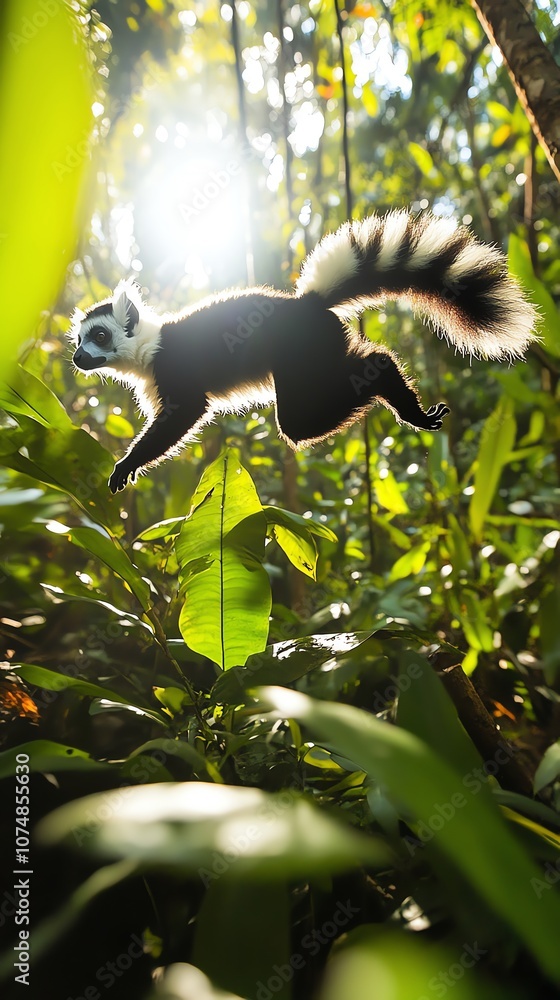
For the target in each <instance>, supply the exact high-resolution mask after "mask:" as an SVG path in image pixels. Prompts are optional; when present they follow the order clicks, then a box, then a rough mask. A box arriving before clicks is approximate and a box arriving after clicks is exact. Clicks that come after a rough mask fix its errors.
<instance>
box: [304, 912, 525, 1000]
mask: <svg viewBox="0 0 560 1000" xmlns="http://www.w3.org/2000/svg"><path fill="white" fill-rule="evenodd" d="M421 937H422V935H421V934H418V933H417V934H415V933H411V931H410V930H409V931H403V930H400V929H397V928H396V927H395V928H393V927H390V926H379V925H375V924H362V925H361V926H359V927H355V928H353V929H352V930H350V931H347V932H346V933H345V934H344V938H343V939H342V940H341V941H338V942H337V944H336V947H335V949H334V950H333V953H332V954H331V957H330V959H329V962H328V963H327V967H326V969H325V977H324V984H323V988H322V990H321V995H320V996H321V1000H342V998H346V997H348V998H350V997H351V998H352V1000H372V997H373V996H375V1000H412V998H414V1000H428V998H430V1000H431V998H433V1000H435V998H436V997H444V996H447V995H448V994H449V997H451V996H452V997H453V1000H475V998H476V1000H521V998H520V995H519V994H518V993H517V991H515V990H514V991H512V988H511V986H510V985H508V986H504V987H503V988H502V987H501V985H500V984H499V983H498V982H496V979H495V978H492V979H490V978H487V977H486V975H485V972H484V968H483V965H482V964H479V963H480V960H481V959H482V960H484V958H485V957H487V949H485V948H483V947H481V946H480V945H479V944H478V942H477V941H466V942H465V943H463V944H462V945H461V946H460V947H457V943H456V941H452V942H450V944H449V945H447V946H446V945H444V944H443V945H442V944H441V942H440V941H431V942H430V944H429V947H427V943H426V942H425V941H422V940H418V938H421ZM373 983H375V992H374V993H373V992H372V984H373ZM451 987H453V989H451Z"/></svg>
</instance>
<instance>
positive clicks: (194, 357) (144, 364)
mask: <svg viewBox="0 0 560 1000" xmlns="http://www.w3.org/2000/svg"><path fill="white" fill-rule="evenodd" d="M395 298H404V299H405V300H408V301H410V302H411V303H412V304H413V306H414V307H415V309H416V310H417V312H419V313H420V314H421V315H423V316H427V317H428V318H429V319H430V320H431V322H432V325H433V326H434V327H435V328H436V330H437V331H438V332H441V333H443V334H444V335H445V336H446V337H447V338H448V339H449V340H450V341H451V343H452V344H454V345H455V347H456V349H458V350H459V351H461V352H462V353H471V354H475V355H478V354H482V355H483V356H486V357H494V358H504V357H505V358H510V359H511V358H513V357H521V356H522V355H523V353H524V351H525V350H526V348H527V346H528V344H530V342H531V341H532V340H534V339H535V336H534V333H533V330H534V324H535V310H534V309H533V307H532V306H531V305H530V303H529V302H527V300H526V299H525V297H524V295H523V292H522V291H521V289H520V288H519V286H518V285H517V284H516V282H515V281H514V280H513V279H511V278H510V277H509V276H508V274H507V267H506V262H505V258H504V257H503V255H502V254H501V253H500V252H499V251H498V250H496V249H495V248H492V247H487V246H484V245H483V244H480V243H478V242H477V241H476V239H475V238H474V237H473V235H472V234H471V233H470V232H469V231H468V230H467V229H465V227H462V226H458V227H455V228H454V227H453V224H452V223H450V222H449V220H447V221H445V220H441V219H438V218H436V217H435V216H433V215H430V214H429V213H426V214H425V215H422V216H420V217H414V216H413V215H410V214H408V213H406V212H396V213H388V214H387V215H385V216H377V215H374V216H371V217H370V218H369V219H366V220H365V221H364V222H363V223H360V222H352V223H346V224H345V225H344V226H342V227H341V228H340V230H338V231H337V233H335V234H333V235H332V236H329V237H326V239H325V240H323V241H321V243H320V244H319V245H318V247H317V248H316V249H315V250H314V251H313V252H312V254H311V255H310V257H309V258H308V259H307V261H306V262H305V264H304V266H303V269H302V274H301V277H300V279H299V281H298V283H297V285H296V291H295V293H288V292H279V291H275V290H274V289H269V288H256V289H250V290H248V291H233V292H229V293H225V294H222V295H218V296H212V297H211V298H209V299H207V300H206V301H204V302H201V303H199V304H198V305H197V306H195V307H194V308H192V309H189V310H186V311H185V312H183V313H181V314H179V315H178V316H176V317H174V318H173V319H171V320H168V321H166V322H163V323H162V324H161V326H160V325H159V323H161V321H159V322H158V321H157V319H156V318H155V317H154V316H153V314H150V313H149V312H148V313H145V312H143V309H145V307H143V305H142V302H141V298H140V297H139V296H138V294H137V291H136V290H135V289H134V287H133V286H132V285H130V284H128V283H125V284H124V286H123V285H121V286H119V288H118V289H117V290H116V291H115V298H114V299H113V300H107V301H106V302H103V303H99V304H97V305H96V306H93V307H92V308H91V309H90V310H88V311H87V313H86V315H85V317H84V316H83V314H80V318H79V320H78V321H77V322H78V323H79V328H78V330H77V331H76V332H75V339H76V341H77V344H78V348H77V350H76V353H75V355H74V361H75V363H76V365H77V366H78V367H79V368H82V369H83V370H88V371H91V370H93V369H94V368H103V369H104V371H105V372H109V373H111V372H113V373H114V374H115V376H116V377H117V378H121V379H122V380H123V381H125V383H126V384H127V385H132V386H135V387H136V388H137V394H138V398H139V401H140V403H141V405H142V406H143V409H144V411H145V412H146V413H147V414H148V415H149V419H148V421H147V423H146V425H145V427H144V429H143V430H142V432H141V433H140V434H139V436H138V437H137V438H136V440H135V441H134V442H133V443H132V445H131V447H130V448H129V450H128V452H127V454H126V455H125V457H124V458H123V459H122V460H121V461H120V462H118V463H117V465H116V467H115V470H114V472H113V474H112V476H111V479H110V481H109V485H110V488H111V490H112V491H113V493H115V492H116V491H117V490H120V489H123V488H124V486H126V484H127V482H128V480H129V479H132V480H134V478H135V476H136V473H137V472H138V470H139V469H143V468H146V467H149V466H152V465H156V464H157V463H158V462H160V461H161V460H162V459H163V458H164V457H166V456H168V455H172V454H175V453H176V451H177V449H178V447H179V446H180V445H181V444H182V443H184V442H185V441H187V440H188V439H189V438H190V437H192V435H193V434H194V433H196V432H197V431H198V430H199V429H200V428H201V427H202V426H203V425H204V423H206V422H208V421H209V420H210V419H211V418H212V416H213V414H214V413H215V412H216V411H218V410H220V409H222V410H224V409H225V410H227V409H230V410H237V411H239V410H243V409H246V408H247V407H248V406H251V405H256V404H257V403H258V402H261V403H262V402H263V400H264V398H265V397H266V398H267V399H268V401H269V402H271V403H275V405H276V423H277V425H278V431H279V433H280V436H281V437H282V438H283V439H284V440H285V441H286V442H287V443H288V444H289V445H290V446H291V447H292V448H301V447H305V446H306V445H309V444H313V443H315V442H317V441H321V440H323V439H324V438H326V437H328V436H330V435H331V434H335V433H336V432H337V431H340V430H343V429H344V428H346V427H349V426H350V425H351V424H353V423H354V422H355V421H356V420H357V419H359V418H360V417H361V416H363V415H364V414H365V413H367V411H368V410H369V408H370V407H371V406H372V404H374V403H376V402H380V403H383V404H384V405H385V406H387V407H388V408H389V409H390V410H391V411H392V412H393V413H394V414H395V416H396V418H397V420H399V421H402V422H404V423H407V424H410V425H411V426H412V427H415V428H420V429H423V430H430V431H433V430H438V429H439V428H440V427H441V425H442V421H443V418H444V416H445V415H446V413H448V412H449V408H448V407H447V406H446V405H445V404H444V403H437V404H436V405H435V406H431V407H430V408H429V409H428V410H424V408H423V407H422V404H421V402H420V397H419V395H418V393H417V391H416V389H415V388H414V385H413V383H412V382H411V380H410V379H409V378H408V377H407V376H406V374H405V372H404V369H403V367H402V365H401V363H400V361H399V359H398V358H397V356H396V355H395V354H393V353H392V352H391V351H389V350H387V349H385V348H384V347H382V346H379V345H377V344H373V343H371V342H370V341H369V340H366V339H365V338H364V337H362V336H360V334H359V333H358V332H356V331H355V330H354V329H353V328H352V327H350V326H349V325H348V320H349V319H350V318H351V317H352V316H353V315H359V314H360V313H361V312H363V310H364V309H366V308H368V307H370V306H372V305H376V304H379V303H381V302H383V301H385V300H387V299H395ZM113 303H115V307H114V308H113ZM115 310H116V314H115ZM111 313H112V314H113V315H112V316H111ZM109 316H111V321H110V322H108V320H107V317H109ZM117 316H118V317H120V318H119V319H117ZM92 317H94V319H95V318H99V323H100V324H101V325H103V324H104V328H105V329H106V330H108V337H107V340H106V341H104V340H103V339H101V340H100V339H99V337H100V336H101V334H100V333H99V332H97V331H96V324H95V323H93V324H92V322H91V318H92ZM82 324H84V326H83V332H82V333H80V330H82ZM158 331H159V332H158ZM96 333H97V341H96V339H95V337H96ZM135 337H137V338H138V340H137V341H135V339H134V338H135ZM151 338H152V339H151ZM257 397H258V399H257Z"/></svg>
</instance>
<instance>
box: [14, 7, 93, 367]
mask: <svg viewBox="0 0 560 1000" xmlns="http://www.w3.org/2000/svg"><path fill="white" fill-rule="evenodd" d="M55 14H56V16H53V15H52V13H47V12H45V11H42V10H41V8H40V7H38V5H37V2H36V0H9V2H7V3H4V4H3V7H2V34H1V37H0V65H1V66H2V87H1V91H0V145H1V148H2V149H3V150H9V151H10V155H9V156H3V157H2V158H1V161H0V191H2V204H1V208H0V297H1V301H2V303H3V318H2V325H3V332H2V357H1V358H0V380H2V379H4V378H5V377H6V378H8V379H9V380H11V377H12V372H11V371H10V369H12V371H13V367H12V363H13V359H14V358H15V356H16V352H17V348H18V346H19V344H20V343H21V342H22V341H23V340H24V339H26V338H28V337H29V336H30V335H31V334H32V333H33V330H34V328H35V326H36V324H37V322H38V320H39V318H40V314H41V312H42V311H43V310H45V309H49V308H51V306H52V305H53V304H54V302H55V301H56V298H57V296H58V294H59V292H60V288H61V285H62V283H63V282H64V278H65V273H66V268H67V266H68V265H69V263H70V261H71V260H73V258H74V256H75V253H76V244H77V239H78V236H79V235H82V228H81V218H80V212H79V211H78V207H79V200H80V191H81V187H82V182H83V177H84V174H85V172H86V170H87V168H88V166H89V161H90V141H89V137H90V130H91V123H92V113H91V105H92V101H93V91H92V85H91V84H92V78H93V74H92V72H91V64H90V62H89V60H88V56H87V53H86V44H85V31H84V29H83V25H82V24H81V23H80V21H79V20H78V14H77V12H76V11H75V10H73V9H72V7H71V5H70V4H63V3H58V2H57V3H56V11H55ZM39 16H40V18H41V24H40V26H38V27H34V25H35V24H36V23H37V21H36V19H37V18H39ZM26 26H29V27H30V29H31V30H29V29H28V28H27V29H26ZM55 66H56V72H53V67H55ZM61 109H63V112H62V111H61ZM30 262H34V264H33V280H32V281H30V280H29V265H30ZM39 262H40V263H39ZM35 264H36V266H35Z"/></svg>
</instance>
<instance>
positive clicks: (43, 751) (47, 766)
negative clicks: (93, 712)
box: [0, 740, 111, 778]
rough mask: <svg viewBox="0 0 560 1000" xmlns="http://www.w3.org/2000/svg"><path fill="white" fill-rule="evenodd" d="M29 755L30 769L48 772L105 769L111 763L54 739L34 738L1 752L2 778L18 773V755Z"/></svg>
mask: <svg viewBox="0 0 560 1000" xmlns="http://www.w3.org/2000/svg"><path fill="white" fill-rule="evenodd" d="M21 755H27V756H28V757H29V770H30V771H41V772H43V773H44V774H48V773H50V772H51V771H53V772H56V771H103V770H107V769H108V768H109V767H110V766H111V765H110V764H105V763H103V762H102V761H99V760H95V759H94V758H93V757H91V755H90V754H89V753H85V752H84V751H83V750H78V749H77V748H76V747H68V746H65V745H64V744H63V743H54V742H53V741H52V740H32V742H31V743H21V744H20V745H19V746H18V747H12V749H11V750H4V751H3V752H2V753H0V778H8V777H10V776H11V775H13V774H16V765H17V764H19V763H20V761H18V759H17V758H18V757H21Z"/></svg>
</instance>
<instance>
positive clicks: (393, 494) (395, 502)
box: [374, 472, 408, 514]
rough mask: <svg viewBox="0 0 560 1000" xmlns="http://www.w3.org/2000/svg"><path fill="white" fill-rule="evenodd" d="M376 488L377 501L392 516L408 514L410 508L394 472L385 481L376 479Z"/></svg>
mask: <svg viewBox="0 0 560 1000" xmlns="http://www.w3.org/2000/svg"><path fill="white" fill-rule="evenodd" d="M374 486H375V493H376V496H377V500H378V502H379V503H380V504H381V506H382V507H385V508H386V509H387V510H389V511H391V513H392V514H408V506H407V504H406V501H405V499H404V497H403V495H402V493H401V491H400V489H399V486H398V483H397V480H396V479H395V477H394V475H393V473H392V472H389V473H388V474H387V475H386V476H385V478H384V479H379V478H378V479H376V480H375V483H374Z"/></svg>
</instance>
